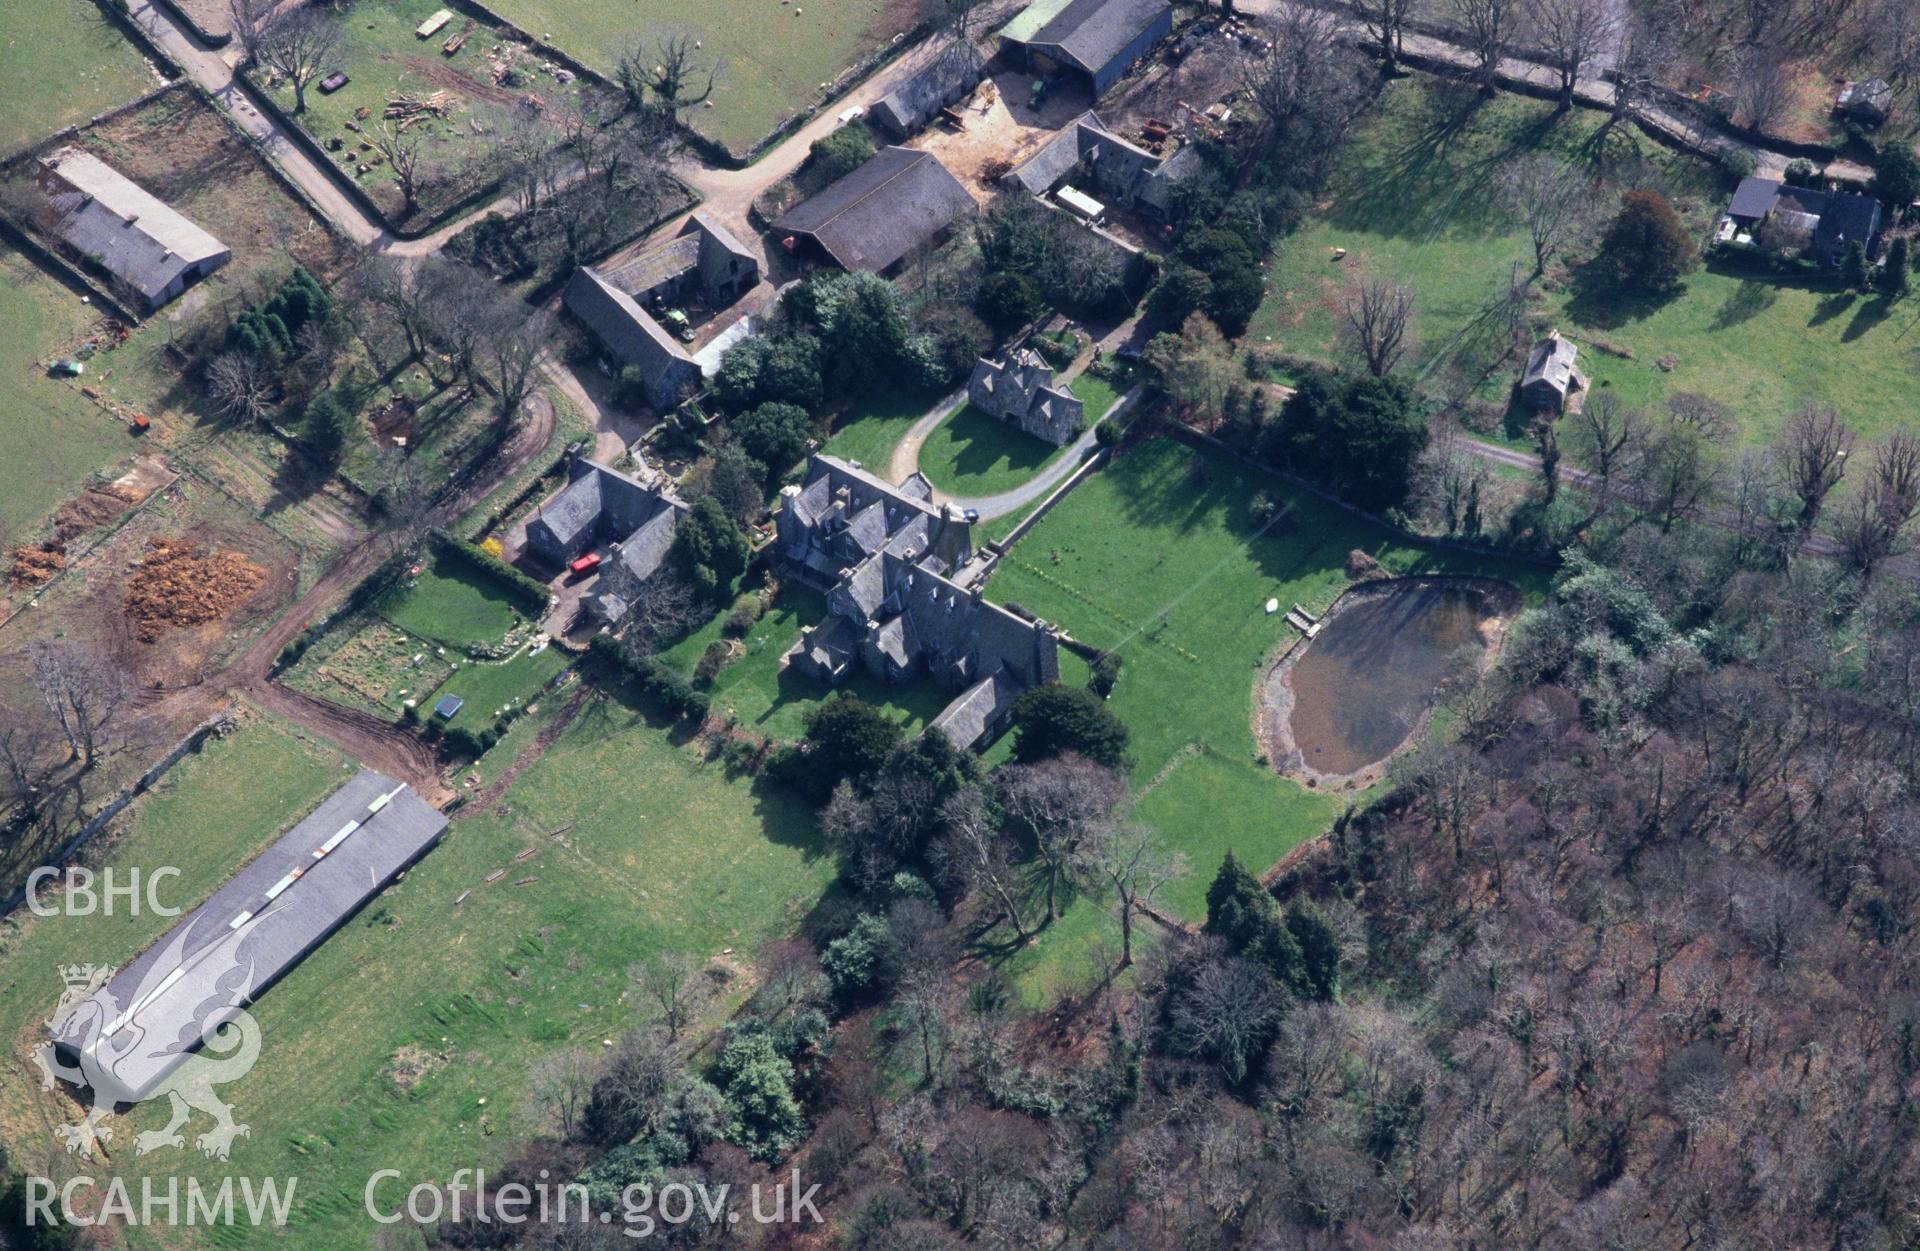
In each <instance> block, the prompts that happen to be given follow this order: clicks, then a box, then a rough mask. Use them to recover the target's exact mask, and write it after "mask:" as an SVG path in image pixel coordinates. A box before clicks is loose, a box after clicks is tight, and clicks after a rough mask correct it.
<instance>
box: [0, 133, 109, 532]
mask: <svg viewBox="0 0 1920 1251" xmlns="http://www.w3.org/2000/svg"><path fill="white" fill-rule="evenodd" d="M4 111H5V110H4V108H0V113H4ZM97 321H98V318H97V317H96V316H95V314H94V312H93V311H92V309H90V308H89V307H88V306H87V305H85V304H82V303H81V302H80V297H79V296H77V295H74V294H73V293H72V292H70V291H68V290H67V289H66V288H65V287H63V286H61V285H60V284H58V283H56V282H54V281H53V280H51V279H50V278H47V277H46V276H45V275H44V274H42V273H41V272H40V271H39V270H38V269H36V268H35V267H34V265H33V263H32V262H31V261H29V260H27V258H26V257H24V256H22V255H20V254H19V253H18V252H15V251H13V250H12V249H10V248H6V247H0V466H4V467H5V468H4V469H0V547H4V548H6V549H9V550H10V549H11V547H12V545H14V544H16V543H20V542H24V541H27V540H30V539H32V538H34V537H36V536H35V535H34V533H33V532H32V527H33V526H34V524H35V523H36V522H38V521H40V520H41V519H42V518H44V517H45V516H46V515H47V514H48V513H50V512H52V511H53V509H54V508H55V507H56V506H57V505H59V504H60V502H61V501H62V500H65V499H66V498H67V497H68V496H70V495H73V494H74V493H76V492H77V491H78V490H79V489H80V488H81V487H82V486H83V485H84V484H85V483H86V479H87V476H88V475H89V474H91V473H93V472H94V471H95V470H97V469H100V468H102V467H104V466H106V465H107V464H108V463H109V462H116V461H117V459H118V458H121V457H124V456H126V455H128V454H130V453H131V452H132V451H133V448H132V446H131V440H130V439H129V437H128V435H127V429H126V427H125V426H124V425H122V424H121V423H120V422H118V421H116V420H114V419H113V418H112V417H109V416H108V415H107V414H106V413H104V412H102V411H101V410H100V409H99V408H97V407H96V406H94V405H93V404H92V403H90V402H88V401H87V400H86V399H85V398H84V397H83V396H82V395H81V394H80V390H79V387H78V386H76V385H75V384H73V383H69V382H61V381H56V380H55V379H52V378H49V377H48V376H47V368H46V367H47V362H48V361H49V360H51V359H52V358H54V357H55V356H58V355H63V354H66V353H69V352H72V351H74V350H75V349H76V348H78V347H79V345H80V341H81V340H82V339H84V338H85V337H86V335H87V334H88V333H89V331H90V330H91V328H92V327H94V326H95V325H96V323H97Z"/></svg>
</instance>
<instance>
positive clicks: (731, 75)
mask: <svg viewBox="0 0 1920 1251" xmlns="http://www.w3.org/2000/svg"><path fill="white" fill-rule="evenodd" d="M922 7H923V6H922V5H921V4H920V3H917V2H914V3H908V4H905V5H902V4H900V3H898V2H897V0H896V2H895V3H893V4H891V5H890V4H889V3H888V0H812V2H811V3H808V2H807V0H795V3H793V4H783V3H781V0H497V2H496V5H495V8H496V9H497V11H498V12H499V13H500V15H501V16H503V17H505V18H507V19H508V20H509V21H512V22H513V23H515V24H516V25H518V26H519V27H520V28H521V29H522V30H526V31H530V32H532V33H533V34H535V35H538V36H540V37H541V38H543V39H550V40H551V42H552V43H553V44H554V46H555V47H558V48H560V49H562V50H563V51H566V52H568V53H570V54H571V55H573V56H574V57H576V58H578V59H579V60H580V61H581V62H583V63H584V64H586V65H587V66H588V67H590V68H592V69H595V70H598V71H599V72H601V73H603V74H606V75H608V76H612V74H613V71H614V67H615V64H616V63H617V62H618V60H619V56H620V53H621V51H622V49H624V48H626V47H628V46H629V45H631V44H632V43H633V42H634V40H635V39H636V38H640V37H650V36H651V35H653V34H654V33H656V32H666V31H672V30H687V31H691V32H693V33H694V34H696V35H697V36H698V37H699V38H700V40H701V42H702V43H704V44H705V47H704V48H703V49H702V51H703V53H705V54H706V55H709V56H713V57H717V58H719V59H720V60H721V61H723V62H724V68H723V69H722V70H721V73H720V79H719V84H718V86H717V87H716V88H715V90H714V93H713V97H712V100H713V107H712V108H704V107H702V108H697V109H694V110H693V111H692V112H691V113H690V114H689V118H688V120H690V121H691V122H692V123H693V124H694V125H695V126H696V127H698V128H699V129H700V130H701V131H702V132H703V133H706V134H709V135H712V136H713V137H715V138H717V139H719V140H720V142H722V143H724V144H726V145H727V146H728V147H729V148H732V149H733V150H734V151H735V152H745V151H746V150H747V149H748V148H750V147H752V146H753V144H754V142H755V141H756V140H758V139H759V138H760V137H761V136H763V135H765V134H767V133H768V132H769V131H771V130H772V129H773V128H774V127H775V126H777V125H779V124H780V121H781V120H782V119H783V118H785V117H786V116H787V115H789V114H791V113H794V112H797V111H798V110H800V109H802V108H805V107H806V106H807V105H809V104H813V103H816V102H818V101H819V100H820V98H821V92H820V84H821V83H823V82H831V81H833V80H834V79H836V78H837V77H839V75H840V73H841V71H843V70H845V69H846V68H848V67H849V66H851V65H852V64H853V63H854V62H855V61H857V60H859V59H860V58H861V57H862V56H864V55H866V54H867V53H869V52H871V51H873V50H874V49H876V48H878V47H880V46H881V45H882V44H884V43H885V42H886V40H887V38H888V37H890V36H891V34H892V33H893V32H894V31H895V30H899V29H903V28H904V27H905V26H911V25H912V24H913V22H914V21H915V20H917V17H915V16H910V17H909V18H908V20H907V21H906V22H904V23H900V24H892V25H886V26H882V25H880V23H882V22H883V20H885V19H883V14H885V13H886V12H887V10H888V9H889V8H892V9H894V10H896V11H897V10H900V9H902V8H905V9H908V10H910V11H911V12H912V13H914V14H917V13H918V12H919V11H920V10H921V8H922ZM704 84H705V76H704V75H703V76H702V78H701V84H700V85H702V86H704Z"/></svg>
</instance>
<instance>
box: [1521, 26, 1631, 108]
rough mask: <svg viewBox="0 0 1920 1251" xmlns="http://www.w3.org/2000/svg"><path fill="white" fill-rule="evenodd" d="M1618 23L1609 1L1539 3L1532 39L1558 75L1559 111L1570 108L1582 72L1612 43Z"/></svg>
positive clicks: (1617, 29)
mask: <svg viewBox="0 0 1920 1251" xmlns="http://www.w3.org/2000/svg"><path fill="white" fill-rule="evenodd" d="M1619 20H1620V19H1619V17H1618V16H1617V14H1616V11H1615V7H1614V5H1613V4H1612V3H1611V2H1610V0H1539V3H1538V5H1537V6H1536V7H1535V9H1534V12H1533V37H1534V40H1535V41H1536V42H1537V43H1538V44H1539V45H1540V48H1541V50H1542V51H1544V52H1545V53H1546V54H1547V62H1548V64H1550V65H1552V66H1553V68H1554V69H1555V70H1556V71H1558V72H1559V75H1560V105H1561V107H1562V108H1571V107H1572V106H1573V89H1574V87H1575V86H1576V85H1577V84H1578V83H1579V81H1580V75H1581V72H1582V71H1584V70H1585V69H1586V68H1587V66H1588V65H1589V64H1590V63H1591V62H1592V61H1593V59H1594V58H1595V57H1596V56H1598V55H1599V54H1600V53H1602V52H1604V51H1606V49H1607V47H1608V45H1610V44H1611V43H1612V42H1613V40H1614V38H1615V36H1616V35H1618V33H1619Z"/></svg>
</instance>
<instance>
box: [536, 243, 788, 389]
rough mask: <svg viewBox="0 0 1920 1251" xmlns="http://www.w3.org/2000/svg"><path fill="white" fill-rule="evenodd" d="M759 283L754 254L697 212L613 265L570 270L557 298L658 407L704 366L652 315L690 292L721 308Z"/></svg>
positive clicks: (695, 380)
mask: <svg viewBox="0 0 1920 1251" xmlns="http://www.w3.org/2000/svg"><path fill="white" fill-rule="evenodd" d="M759 281H760V258H759V257H758V256H756V255H755V254H754V253H753V251H752V250H751V249H749V248H748V247H747V246H746V245H745V244H743V243H741V242H740V241H739V240H738V239H737V238H735V237H734V236H733V234H732V233H731V232H729V231H728V230H727V229H726V227H724V226H722V225H720V223H718V222H716V221H714V220H713V219H711V218H709V217H707V216H706V215H705V214H703V213H695V214H694V215H693V216H691V217H689V218H688V219H687V220H686V223H685V224H684V225H683V226H681V228H680V230H679V231H678V233H676V234H674V235H673V236H671V237H669V238H667V239H665V240H662V241H661V242H659V243H657V244H655V245H653V246H651V247H649V248H647V249H645V250H644V251H642V252H640V253H639V254H638V255H637V256H635V257H634V258H633V259H632V260H630V261H628V262H626V263H625V264H623V265H621V266H619V267H618V268H615V269H609V270H600V269H595V268H593V267H591V266H583V267H582V268H580V269H579V270H577V271H575V273H574V275H573V277H572V278H571V279H569V280H568V282H567V287H566V291H565V293H564V294H563V295H562V297H561V298H562V299H563V300H564V301H565V303H566V306H567V311H568V312H570V313H572V314H573V315H574V317H575V318H576V319H578V321H579V322H580V324H581V325H582V326H583V327H585V328H586V331H587V333H588V334H590V335H592V336H593V340H594V342H595V343H596V344H598V345H599V347H600V350H601V351H602V352H604V353H605V354H606V355H607V357H608V358H609V359H610V360H611V361H612V362H613V364H614V365H615V366H616V367H618V368H620V369H626V368H628V367H629V366H631V367H633V368H636V369H638V370H639V371H640V373H641V376H642V378H643V379H644V380H645V384H646V393H647V403H649V404H651V405H652V406H653V407H654V408H656V409H662V410H664V409H669V408H672V407H673V406H675V405H676V404H678V403H680V401H681V400H683V399H685V398H686V397H687V396H688V395H689V394H691V393H692V392H693V391H695V390H696V389H698V387H699V386H700V379H701V374H702V372H703V371H702V369H701V366H700V363H699V361H697V360H695V359H694V357H693V354H692V353H690V352H688V351H687V349H686V346H685V345H684V344H682V343H681V342H680V340H679V339H677V338H675V337H674V336H673V335H672V334H671V333H669V332H668V330H667V329H666V327H664V326H662V325H661V324H660V322H659V321H658V320H657V319H656V317H655V312H659V313H665V312H666V311H667V310H668V309H669V308H670V307H672V306H675V305H678V304H681V303H684V302H685V301H687V300H689V299H691V298H693V297H695V296H698V297H699V298H700V299H702V300H703V301H705V303H706V304H707V305H708V307H710V308H715V309H719V308H724V307H726V306H727V305H729V304H732V303H734V302H735V301H736V300H738V299H739V298H740V297H741V296H743V295H745V294H746V293H747V292H749V291H751V290H752V289H753V288H754V287H755V286H756V285H758V283H759ZM650 310H651V311H650Z"/></svg>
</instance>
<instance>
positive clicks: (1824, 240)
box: [1719, 176, 1882, 269]
mask: <svg viewBox="0 0 1920 1251" xmlns="http://www.w3.org/2000/svg"><path fill="white" fill-rule="evenodd" d="M1766 221H1774V222H1778V223H1780V224H1782V225H1784V226H1787V227H1790V228H1792V229H1794V230H1796V231H1799V232H1802V233H1804V234H1805V235H1806V237H1807V239H1808V252H1809V254H1810V255H1812V257H1813V258H1814V259H1815V260H1817V261H1819V262H1820V263H1821V264H1822V265H1825V266H1826V267H1827V268H1829V269H1838V268H1839V267H1840V265H1841V263H1842V262H1843V261H1845V260H1846V257H1847V253H1848V251H1850V250H1851V249H1852V247H1853V245H1854V244H1856V243H1858V244H1859V245H1860V246H1861V247H1863V248H1865V249H1866V250H1867V252H1868V253H1869V254H1871V253H1872V252H1873V249H1874V245H1875V244H1876V243H1877V242H1878V241H1879V238H1880V227H1881V225H1882V217H1881V209H1880V201H1878V200H1876V199H1874V198H1873V197H1872V196H1868V195H1860V194H1858V193H1856V192H1851V191H1822V190H1820V189H1819V188H1817V187H1794V186H1789V185H1787V184H1786V183H1785V182H1782V181H1781V180H1780V179H1778V178H1760V177H1757V176H1749V177H1747V178H1743V179H1741V180H1740V185H1739V186H1738V187H1736V188H1734V192H1733V199H1732V200H1730V201H1728V203H1727V211H1726V214H1725V215H1724V216H1723V217H1722V218H1721V228H1720V232H1719V233H1720V237H1721V238H1723V239H1725V238H1733V239H1741V237H1742V236H1743V235H1751V233H1752V232H1753V231H1755V230H1757V229H1758V228H1759V227H1760V224H1761V223H1762V222H1766ZM1743 241H1744V240H1743Z"/></svg>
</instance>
